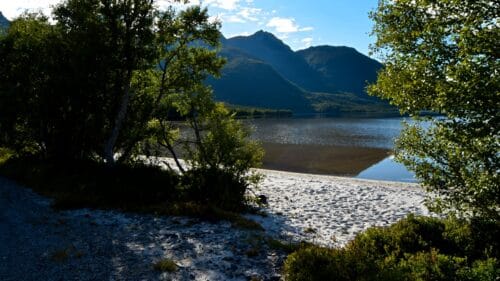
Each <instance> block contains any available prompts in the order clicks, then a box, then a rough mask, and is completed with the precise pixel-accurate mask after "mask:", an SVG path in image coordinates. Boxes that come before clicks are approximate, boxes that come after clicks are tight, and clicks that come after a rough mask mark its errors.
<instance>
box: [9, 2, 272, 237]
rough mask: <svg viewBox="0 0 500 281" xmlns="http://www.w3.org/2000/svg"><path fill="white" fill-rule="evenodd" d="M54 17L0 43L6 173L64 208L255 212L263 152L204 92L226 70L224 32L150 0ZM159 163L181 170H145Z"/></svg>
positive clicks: (20, 26) (82, 5)
mask: <svg viewBox="0 0 500 281" xmlns="http://www.w3.org/2000/svg"><path fill="white" fill-rule="evenodd" d="M52 15H53V17H54V18H55V21H54V22H53V23H52V22H50V21H49V20H48V18H47V17H46V16H45V15H41V14H31V13H26V14H23V15H21V16H20V17H18V18H16V19H14V20H13V22H12V23H11V25H10V27H9V28H8V30H7V31H6V33H5V34H3V35H1V37H0V65H1V67H0V148H1V149H0V161H1V162H0V163H2V164H3V165H2V167H1V170H2V174H3V175H6V176H9V177H11V178H14V179H16V180H18V181H20V182H21V183H24V184H26V185H27V186H29V187H32V188H34V189H36V190H37V191H39V192H41V193H43V194H46V195H48V196H51V197H54V198H55V199H56V203H55V205H56V207H60V208H75V207H97V208H119V209H123V210H128V211H152V212H158V213H175V212H181V210H184V209H183V208H182V206H198V207H196V208H194V209H198V214H199V215H201V212H209V213H212V214H213V215H214V216H218V214H220V213H221V212H216V211H214V212H210V211H208V210H219V209H220V210H221V211H222V210H224V212H234V211H242V210H244V209H245V208H246V201H247V198H246V197H245V191H246V189H247V187H248V186H249V185H251V184H257V183H258V182H259V179H260V177H259V175H257V174H255V173H252V172H250V168H251V167H258V166H259V163H260V161H261V158H262V155H263V151H262V149H261V148H260V147H259V145H258V144H257V143H256V142H253V141H249V140H248V136H249V131H248V130H247V129H246V128H245V127H243V125H242V124H241V123H239V122H238V121H236V120H235V119H234V114H232V113H231V112H230V111H229V110H228V109H226V108H225V107H224V105H223V104H220V103H215V102H214V100H213V97H212V91H211V89H210V88H209V87H207V86H205V85H204V81H205V80H206V79H207V78H208V77H217V76H218V74H219V71H220V69H221V67H222V66H223V65H224V62H225V61H224V59H222V58H220V57H219V56H218V55H217V50H218V47H219V40H220V32H219V27H220V23H218V22H212V21H209V15H208V13H207V10H206V9H202V8H201V7H199V6H191V7H189V8H187V9H186V10H183V11H180V12H177V11H175V10H174V9H173V8H169V9H167V10H158V9H157V8H156V6H155V5H154V3H153V1H149V0H137V1H124V0H119V1H112V2H110V1H104V0H91V1H88V0H66V1H63V2H61V3H60V4H58V5H56V6H55V7H54V9H53V11H52ZM180 154H182V156H183V158H184V160H186V161H185V162H182V161H180V160H179V159H178V155H180ZM156 156H170V157H172V158H173V159H174V160H175V166H176V167H173V165H169V164H168V163H166V166H167V167H166V170H161V169H160V168H158V167H153V166H148V165H145V164H144V162H145V161H144V159H145V157H148V158H149V159H153V160H154V159H158V158H155V157H156ZM184 163H186V164H184ZM191 203H192V204H191ZM174 206H175V207H174ZM180 206H181V207H180ZM187 209H189V208H187ZM185 211H187V210H185ZM224 217H231V221H234V222H235V224H238V225H245V223H246V224H247V225H250V223H249V222H245V221H244V220H243V219H240V218H239V217H238V216H237V215H231V216H230V215H228V214H225V215H224ZM254 227H256V226H254Z"/></svg>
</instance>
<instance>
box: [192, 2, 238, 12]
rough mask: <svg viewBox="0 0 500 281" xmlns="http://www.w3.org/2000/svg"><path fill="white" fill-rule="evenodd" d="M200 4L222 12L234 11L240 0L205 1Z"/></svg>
mask: <svg viewBox="0 0 500 281" xmlns="http://www.w3.org/2000/svg"><path fill="white" fill-rule="evenodd" d="M200 2H201V4H206V5H210V6H214V7H216V8H220V9H224V10H236V8H238V4H239V2H240V0H205V1H200Z"/></svg>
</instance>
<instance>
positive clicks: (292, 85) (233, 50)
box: [207, 31, 396, 114]
mask: <svg viewBox="0 0 500 281" xmlns="http://www.w3.org/2000/svg"><path fill="white" fill-rule="evenodd" d="M221 44H222V50H221V51H220V55H221V56H222V57H225V58H226V59H227V64H226V66H225V67H224V68H223V69H222V73H221V74H222V76H221V78H220V79H209V80H208V81H207V82H208V83H209V84H210V85H211V86H212V87H213V89H214V95H215V98H216V99H217V100H219V101H224V102H227V103H230V104H233V105H240V106H250V107H261V108H270V109H290V110H293V111H294V113H296V114H297V113H314V112H322V113H330V114H349V113H356V114H373V113H375V114H376V113H384V114H386V113H390V114H393V113H395V112H396V111H395V110H394V108H392V107H390V106H389V105H388V103H387V102H385V101H381V100H380V99H378V98H375V97H370V96H368V95H367V94H366V93H365V91H364V87H365V86H366V84H367V81H369V82H373V81H375V79H376V75H377V74H376V73H377V71H378V70H379V69H380V68H381V67H382V64H380V63H379V62H377V61H375V60H372V59H370V58H369V57H366V56H364V55H362V54H360V53H358V52H357V51H356V50H355V49H353V48H348V47H330V46H321V47H313V48H309V49H306V50H301V51H298V52H294V51H293V50H292V49H290V47H289V46H287V45H286V44H284V43H283V42H282V41H281V40H279V39H278V38H276V37H275V36H274V35H273V34H271V33H268V32H264V31H259V32H257V33H255V34H253V35H251V36H238V37H234V38H229V39H226V38H224V37H222V38H221Z"/></svg>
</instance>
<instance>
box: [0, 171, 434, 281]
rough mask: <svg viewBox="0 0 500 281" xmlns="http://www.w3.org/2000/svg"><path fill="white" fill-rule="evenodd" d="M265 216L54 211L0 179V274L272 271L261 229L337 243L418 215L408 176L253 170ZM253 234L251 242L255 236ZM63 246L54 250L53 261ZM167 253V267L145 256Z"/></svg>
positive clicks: (173, 276) (276, 264)
mask: <svg viewBox="0 0 500 281" xmlns="http://www.w3.org/2000/svg"><path fill="white" fill-rule="evenodd" d="M259 172H261V173H263V174H264V175H265V179H264V181H263V182H262V184H261V187H260V189H259V190H256V191H254V192H255V193H257V194H263V195H266V197H267V198H268V201H269V204H268V206H267V207H266V208H264V209H263V211H264V212H266V213H267V216H259V215H246V216H247V217H249V218H251V219H254V220H255V221H258V222H259V223H261V224H262V226H263V227H264V229H265V230H264V231H255V230H253V231H252V230H242V229H236V228H234V227H231V224H230V223H228V222H218V223H207V222H203V221H198V220H195V219H190V218H183V217H154V216H150V215H137V214H124V213H120V212H116V211H101V210H90V209H83V210H71V211H62V212H60V211H59V212H58V211H54V210H52V208H50V200H49V199H46V198H43V197H41V196H39V195H37V194H34V193H33V192H32V191H30V190H29V189H26V188H23V187H20V186H18V185H17V184H15V183H13V182H11V181H9V180H6V179H3V178H0V238H1V239H2V241H4V242H3V243H0V261H1V262H0V279H1V280H249V279H250V278H252V277H256V276H257V277H259V278H261V280H280V274H281V266H282V264H283V261H284V259H285V258H286V253H284V252H280V251H279V250H276V249H271V248H270V247H268V246H266V245H265V244H263V245H261V246H259V247H258V249H259V250H258V251H257V252H256V253H255V254H252V255H249V254H248V251H249V250H251V249H252V247H255V245H257V244H258V243H259V241H262V239H263V238H265V237H272V238H275V239H281V240H282V241H300V240H307V241H309V242H313V243H317V244H321V245H325V246H330V247H337V246H341V245H343V244H345V243H346V242H347V241H349V240H350V239H352V238H353V237H354V236H355V235H356V234H357V233H359V232H361V231H363V230H364V229H367V228H369V227H371V226H383V225H388V224H391V223H393V222H395V221H397V220H399V219H401V218H403V217H405V216H406V215H407V214H409V213H415V214H421V215H427V214H429V213H428V211H427V209H426V208H425V207H424V206H423V200H424V192H423V190H422V189H421V188H420V187H419V186H418V185H414V184H405V183H394V182H382V181H367V180H357V179H352V178H342V177H333V176H318V175H311V174H296V173H289V172H279V171H271V170H259ZM256 243H257V244H256ZM61 251H63V252H64V253H66V254H65V257H64V259H61V260H57V259H56V258H55V257H57V255H56V254H57V253H61ZM163 258H169V259H172V260H174V261H175V262H176V263H177V264H178V265H179V270H178V271H177V272H174V273H159V272H157V271H155V270H154V269H153V267H152V265H153V264H154V262H156V261H158V260H160V259H163Z"/></svg>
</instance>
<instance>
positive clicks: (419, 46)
mask: <svg viewBox="0 0 500 281" xmlns="http://www.w3.org/2000/svg"><path fill="white" fill-rule="evenodd" d="M499 14H500V3H499V2H498V1H489V0H476V1H471V0H466V1H463V0H446V1H433V0H400V1H390V0H380V1H379V5H378V9H377V10H376V11H374V12H373V13H371V18H372V19H373V20H374V21H375V26H374V30H373V33H374V34H375V35H376V36H377V41H376V43H375V45H374V46H373V50H374V51H375V52H376V53H378V54H380V55H381V56H382V57H383V59H384V61H385V67H384V69H383V70H382V71H381V72H380V73H379V76H378V80H377V82H376V84H374V85H372V86H370V87H369V92H370V93H371V94H373V95H377V96H380V97H383V98H386V99H390V101H391V103H392V104H394V105H396V106H398V107H399V108H400V111H401V113H407V114H410V115H411V116H412V117H414V119H415V120H416V122H415V123H410V124H406V125H405V128H404V130H403V132H402V135H401V136H400V138H399V140H398V141H397V143H396V156H397V159H398V160H399V161H401V162H402V163H404V164H405V165H406V166H407V167H408V168H409V169H411V170H413V171H414V172H415V173H416V176H417V177H418V178H419V179H420V180H421V182H422V185H423V186H424V187H426V188H427V189H428V190H429V191H431V192H432V193H431V194H432V195H431V197H433V196H435V195H437V198H435V199H433V200H430V201H429V206H430V207H431V208H433V209H434V210H438V211H450V212H456V213H458V214H460V215H466V216H483V217H488V218H494V219H498V218H499V214H500V181H499V171H500V161H499V160H500V159H499V158H500V153H499V151H500V133H499V129H500V112H499V109H500V94H499V89H500V84H499V83H500V80H499V77H500V76H499V69H500V67H499V66H500V48H499V45H498V42H500V29H499V27H500V23H499V21H498V19H499V18H498V17H499ZM423 110H428V111H432V112H435V113H439V114H440V115H441V116H440V117H437V118H429V117H419V113H420V112H421V111H423ZM426 122H427V123H426ZM428 124H430V125H428Z"/></svg>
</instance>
